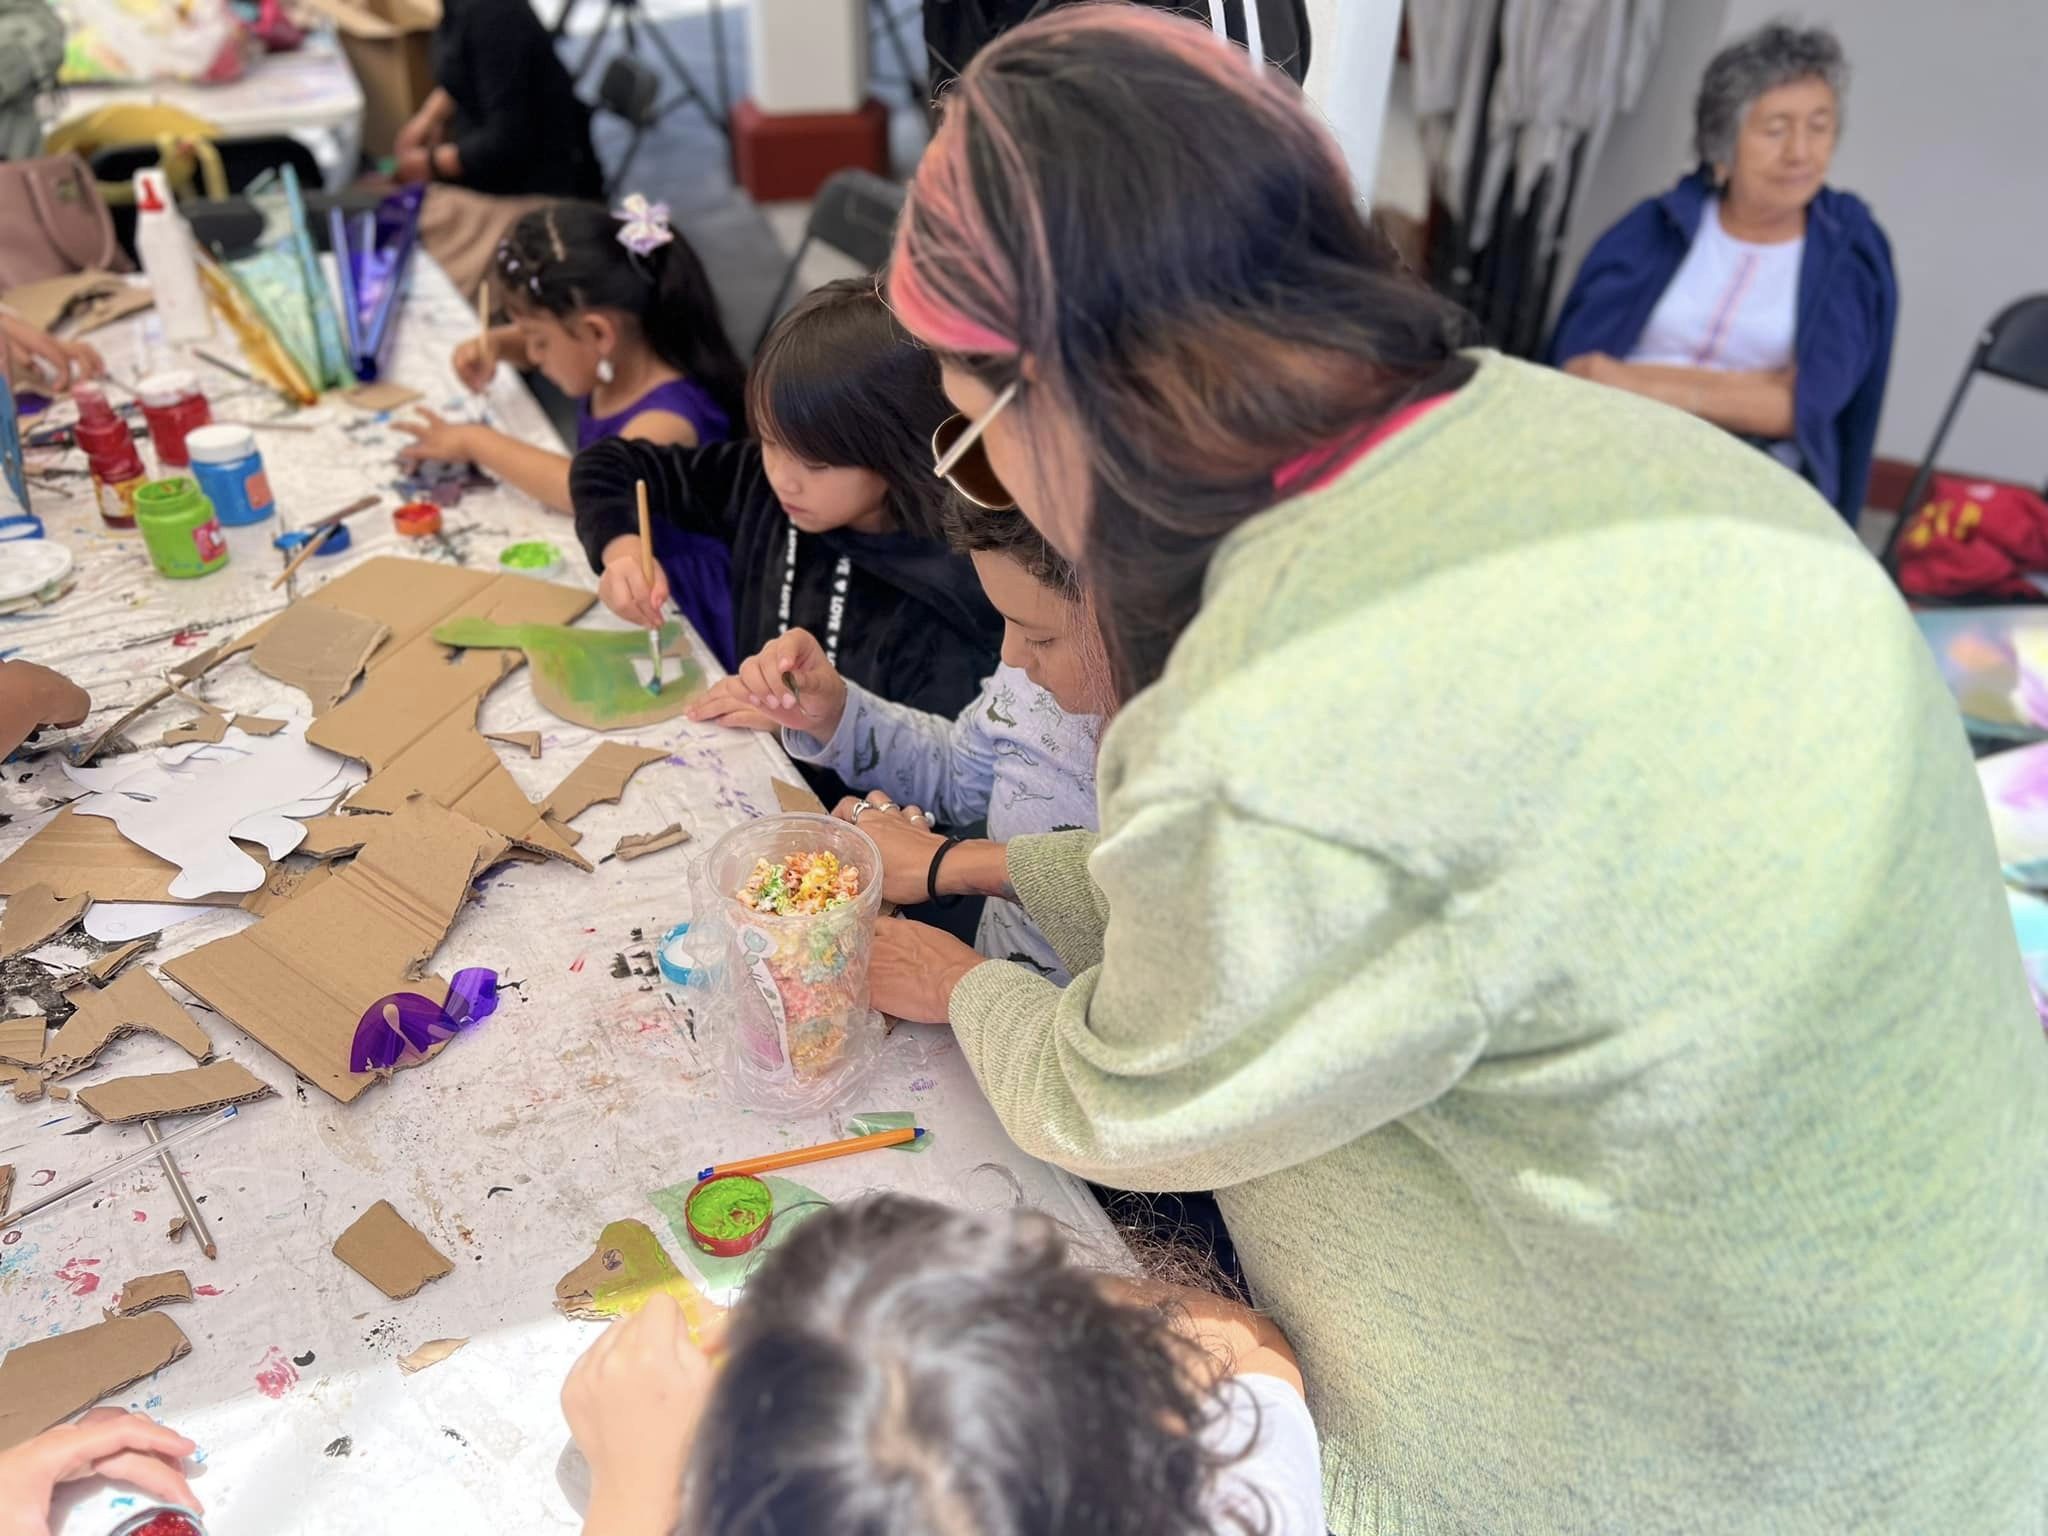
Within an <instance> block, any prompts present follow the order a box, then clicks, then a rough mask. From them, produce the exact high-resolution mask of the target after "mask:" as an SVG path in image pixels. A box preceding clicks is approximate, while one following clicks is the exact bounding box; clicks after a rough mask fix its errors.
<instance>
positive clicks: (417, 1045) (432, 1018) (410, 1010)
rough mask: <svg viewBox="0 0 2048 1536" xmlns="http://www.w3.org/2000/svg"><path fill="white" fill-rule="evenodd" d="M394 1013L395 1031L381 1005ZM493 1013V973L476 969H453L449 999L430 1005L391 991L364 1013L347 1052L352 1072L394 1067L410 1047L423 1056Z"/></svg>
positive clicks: (415, 996) (495, 1002) (495, 975)
mask: <svg viewBox="0 0 2048 1536" xmlns="http://www.w3.org/2000/svg"><path fill="white" fill-rule="evenodd" d="M387 1006H388V1007H391V1008H393V1009H395V1010H396V1011H397V1013H398V1028H397V1029H393V1028H392V1027H391V1023H390V1021H389V1020H388V1019H386V1018H385V1017H384V1010H385V1008H386V1007H387ZM497 1011H498V973H497V972H496V971H493V970H490V969H489V968H487V967H485V966H481V965H476V966H471V967H470V968H469V969H467V970H462V971H457V972H456V973H455V979H454V980H453V981H451V982H450V983H449V984H448V1001H447V1002H446V1003H435V1002H431V1001H429V1000H428V999H427V998H424V997H422V996H421V995H420V994H419V993H417V992H394V993H392V994H391V995H390V996H389V997H380V998H378V999H377V1001H376V1002H374V1003H372V1004H370V1006H369V1007H368V1008H366V1009H364V1010H363V1017H362V1019H361V1021H360V1022H359V1023H358V1024H357V1025H356V1038H355V1044H354V1045H353V1046H352V1047H351V1048H350V1050H349V1054H348V1069H349V1071H351V1072H381V1071H383V1070H384V1069H386V1068H387V1067H394V1066H396V1065H398V1059H399V1057H401V1056H403V1055H404V1054H405V1048H406V1047H407V1046H408V1045H410V1046H411V1047H412V1048H413V1049H414V1050H415V1051H418V1052H419V1053H420V1054H421V1055H422V1056H424V1055H425V1054H426V1053H427V1052H428V1051H430V1050H432V1049H433V1048H434V1046H435V1045H436V1044H437V1043H438V1042H440V1041H442V1040H448V1039H452V1038H453V1037H454V1036H456V1035H459V1034H461V1033H462V1032H463V1031H464V1030H465V1029H471V1028H474V1027H475V1026H476V1025H478V1024H481V1023H483V1021H484V1020H485V1019H488V1018H489V1017H490V1016H491V1015H492V1014H494V1013H496V1012H497Z"/></svg>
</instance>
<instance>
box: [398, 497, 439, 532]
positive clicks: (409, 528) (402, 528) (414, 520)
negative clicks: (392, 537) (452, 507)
mask: <svg viewBox="0 0 2048 1536" xmlns="http://www.w3.org/2000/svg"><path fill="white" fill-rule="evenodd" d="M391 526H392V527H393V528H395V529H397V530H398V531H399V532H400V533H401V534H403V535H404V536H405V537H406V538H408V539H424V538H426V537H427V536H428V535H429V534H435V533H439V532H440V531H441V509H440V508H439V507H437V506H435V505H434V504H433V503H432V502H431V501H408V502H407V503H406V504H405V505H404V506H402V507H400V508H398V509H397V510H396V511H394V512H393V513H392V514H391Z"/></svg>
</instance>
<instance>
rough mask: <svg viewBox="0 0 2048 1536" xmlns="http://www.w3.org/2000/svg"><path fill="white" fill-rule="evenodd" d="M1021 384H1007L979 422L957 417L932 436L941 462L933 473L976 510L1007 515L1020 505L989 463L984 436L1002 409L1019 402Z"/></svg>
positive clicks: (935, 452)
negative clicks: (975, 507)
mask: <svg viewBox="0 0 2048 1536" xmlns="http://www.w3.org/2000/svg"><path fill="white" fill-rule="evenodd" d="M1022 383H1023V380H1021V379H1012V380H1010V382H1009V383H1007V384H1005V385H1004V386H1003V388H1002V391H1001V393H999V394H998V395H997V396H996V397H995V399H994V400H993V401H992V402H990V404H989V408H988V409H987V410H985V411H983V412H982V413H981V415H980V417H979V418H978V419H975V420H969V419H968V418H967V417H966V416H963V415H957V414H956V415H952V416H948V417H947V418H946V419H945V420H944V421H942V422H940V423H939V428H938V430H937V431H936V432H934V433H932V456H933V458H935V459H936V460H937V461H938V462H936V463H935V464H933V465H932V473H933V474H935V475H937V476H938V477H939V478H940V479H941V480H943V481H945V482H946V484H948V485H950V486H952V487H953V489H954V490H956V491H958V492H959V493H960V494H961V495H962V496H965V497H966V498H967V499H968V500H969V501H971V502H973V503H974V504H975V505H976V506H977V507H981V508H983V509H984V510H986V511H989V512H1007V511H1009V510H1010V509H1011V508H1013V507H1015V506H1016V505H1017V498H1016V497H1015V496H1012V495H1011V494H1010V492H1009V488H1008V487H1007V486H1005V485H1004V484H1003V481H1002V477H1001V476H1000V475H998V474H997V473H996V469H995V466H994V465H993V464H991V463H989V461H988V450H987V449H986V448H984V447H983V446H982V443H981V435H982V433H984V432H986V431H987V430H988V424H989V423H990V422H992V421H994V420H995V419H996V417H998V416H1000V415H1001V414H1002V412H1003V407H1005V406H1006V405H1008V404H1009V403H1010V402H1011V401H1012V400H1014V399H1016V398H1017V390H1018V387H1019V386H1020V385H1021V384H1022Z"/></svg>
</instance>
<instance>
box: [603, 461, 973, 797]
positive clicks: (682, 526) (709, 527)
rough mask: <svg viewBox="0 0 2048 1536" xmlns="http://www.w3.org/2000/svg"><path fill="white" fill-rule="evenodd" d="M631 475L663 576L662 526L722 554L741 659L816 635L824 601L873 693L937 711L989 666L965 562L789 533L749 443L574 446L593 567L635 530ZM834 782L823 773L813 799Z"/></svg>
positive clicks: (920, 545) (913, 544)
mask: <svg viewBox="0 0 2048 1536" xmlns="http://www.w3.org/2000/svg"><path fill="white" fill-rule="evenodd" d="M639 479H644V480H645V481H646V482H647V503H648V508H649V510H650V512H651V513H652V514H653V520H654V523H655V546H656V549H657V550H658V551H659V552H660V553H661V554H662V556H663V562H662V563H663V565H664V567H666V568H668V569H669V570H670V572H671V577H670V579H671V583H673V582H674V580H675V576H676V574H677V572H676V569H675V561H674V560H673V558H672V554H673V551H674V550H675V547H676V543H677V542H678V541H676V540H675V539H674V537H673V536H674V534H676V533H687V534H696V535H700V536H707V537H709V538H712V539H716V540H717V541H719V542H720V543H722V544H723V545H725V546H726V547H727V548H728V549H730V550H731V551H732V574H731V583H732V620H733V639H734V642H735V644H736V646H737V648H738V652H739V654H740V655H741V656H751V655H753V654H754V653H755V652H756V651H758V650H760V649H761V647H762V646H764V645H766V644H767V643H768V642H769V641H770V640H772V639H774V638H775V636H777V635H778V634H780V633H782V631H783V630H784V629H807V630H809V631H810V632H811V633H812V634H814V635H816V636H817V637H818V639H819V641H820V642H821V643H823V642H824V641H825V640H826V637H827V636H828V635H829V634H830V632H831V629H832V607H833V604H834V603H835V602H837V603H839V604H840V605H841V606H840V623H839V642H838V666H839V670H840V672H841V673H842V674H843V675H845V676H846V677H848V678H850V679H852V680H853V681H854V682H856V683H859V684H860V685H861V686H862V687H863V688H866V689H868V690H869V691H870V692H872V693H876V694H879V695H880V696H881V697H883V698H885V699H893V700H895V701H896V702H897V703H899V704H907V705H909V706H910V707H911V708H913V709H921V710H924V711H927V712H928V713H931V714H935V715H944V716H946V717H948V718H950V717H952V716H953V715H956V714H958V713H959V712H960V711H961V710H962V709H964V708H965V707H966V706H967V703H968V701H969V700H971V699H972V698H973V697H974V696H975V694H976V693H978V692H979V691H980V688H981V683H982V679H984V678H985V677H987V676H988V675H989V674H990V673H991V672H993V671H994V670H995V668H996V663H997V660H998V657H999V654H1000V652H1001V650H1002V643H1003V624H1002V620H1001V618H1000V617H998V616H997V614H996V611H995V610H994V609H993V608H991V607H990V606H989V603H988V599H987V598H986V597H984V596H983V595H982V591H981V583H980V582H979V581H978V580H976V578H975V575H974V566H973V564H972V562H970V561H969V560H968V559H967V558H966V557H965V556H962V555H956V554H954V553H953V552H952V551H951V550H949V549H947V548H946V546H945V545H943V544H940V543H937V542H935V541H933V540H929V539H920V538H916V537H914V536H912V535H909V534H901V533H883V534H870V533H854V532H851V531H849V530H846V529H840V530H837V531H835V532H832V533H823V534H809V533H797V532H796V530H795V528H794V527H793V526H792V525H791V523H790V521H789V519H788V518H787V517H785V516H783V512H782V505H781V503H780V502H778V501H777V500H776V499H775V492H774V491H773V490H772V489H770V488H769V485H768V476H767V473H766V472H765V471H764V470H763V468H762V466H761V445H760V444H759V443H755V442H739V443H716V444H713V445H712V446H710V447H708V448H674V447H669V446H667V445H664V444H658V443H644V442H637V441H634V440H632V439H629V438H618V437H615V438H608V439H606V440H605V441H604V442H601V443H593V444H592V445H591V446H590V447H588V448H586V449H584V450H583V451H582V452H581V453H579V454H577V455H576V458H575V462H574V464H573V465H572V466H571V468H570V471H569V494H570V498H571V499H572V500H573V501H574V503H575V505H576V537H577V538H578V539H579V540H581V541H582V544H583V548H584V552H585V553H586V554H588V555H589V557H590V568H591V569H592V570H601V569H603V556H604V547H605V545H607V544H609V543H610V542H611V541H612V540H613V539H615V538H617V537H618V536H619V535H620V534H622V533H636V532H638V531H639V513H638V510H637V507H636V504H635V501H634V496H633V482H634V481H635V480H639ZM792 535H794V536H795V565H794V569H793V570H792V568H791V561H790V540H791V536H792ZM842 556H843V557H844V558H845V559H846V560H847V562H848V564H849V567H850V569H849V571H848V574H847V577H846V581H845V591H844V592H838V591H835V590H834V589H835V587H836V585H837V584H838V581H837V574H836V573H837V570H838V565H839V561H840V559H841V557H842ZM785 585H787V586H788V589H789V612H788V616H787V621H786V622H785V620H784V615H783V611H782V604H783V588H784V586H785ZM685 606H686V605H685ZM686 611H687V606H686ZM818 782H819V780H818V778H817V777H816V776H813V783H818ZM837 785H838V781H837V780H830V781H829V783H827V784H826V785H825V786H824V787H821V788H820V789H819V793H820V795H821V796H824V795H825V794H826V790H827V789H828V788H831V789H836V788H837ZM828 803H829V800H828Z"/></svg>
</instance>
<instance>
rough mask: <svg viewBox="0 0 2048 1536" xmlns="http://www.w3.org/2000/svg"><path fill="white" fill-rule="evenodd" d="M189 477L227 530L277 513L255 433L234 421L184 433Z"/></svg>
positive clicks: (258, 521)
mask: <svg viewBox="0 0 2048 1536" xmlns="http://www.w3.org/2000/svg"><path fill="white" fill-rule="evenodd" d="M185 451H186V452H187V453H189V454H191V456H192V476H193V478H194V479H196V480H197V481H198V482H199V489H200V490H202V491H204V492H205V493H206V499H207V500H208V501H210V502H212V503H213V511H214V515H215V516H216V517H218V518H219V519H220V520H221V522H223V523H224V524H226V525H227V526H228V527H230V528H241V527H246V526H247V525H248V524H250V523H260V522H262V521H263V520H264V519H265V518H267V517H269V516H270V515H271V514H272V513H273V512H275V511H276V510H277V503H276V501H275V500H273V499H272V497H271V494H270V477H269V476H268V475H266V474H265V473H264V472H263V455H262V454H260V453H258V452H257V451H256V434H255V433H254V432H251V431H250V430H249V429H248V428H247V427H245V426H241V425H239V424H237V423H235V422H226V421H224V422H217V423H215V424H214V425H213V426H210V427H195V428H194V429H193V430H192V431H190V432H187V433H186V434H185Z"/></svg>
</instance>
